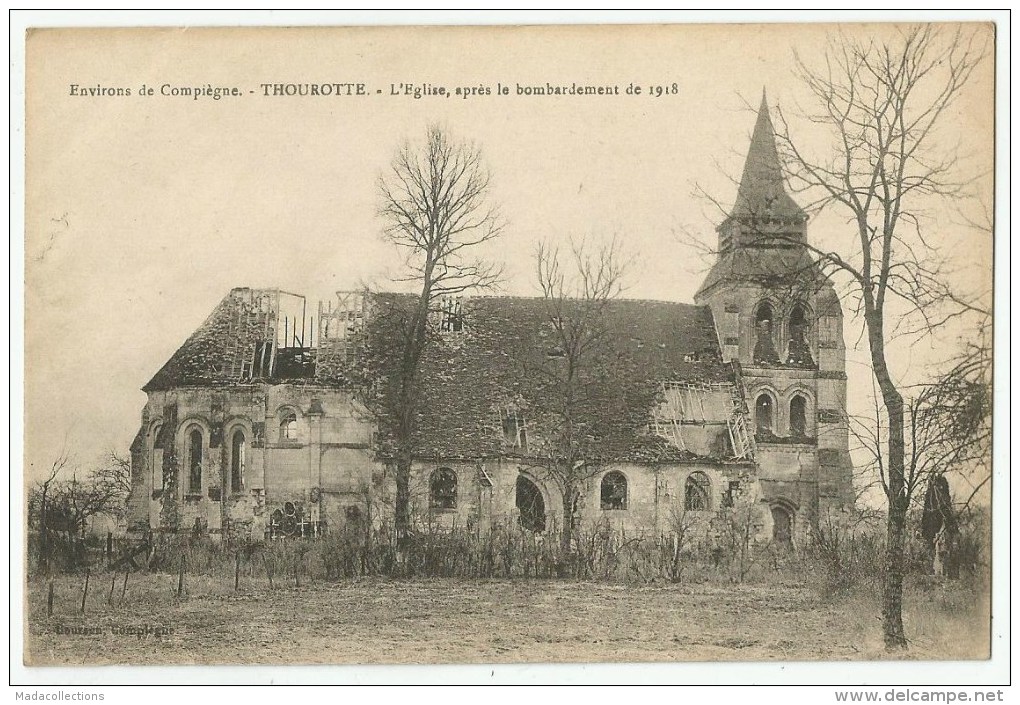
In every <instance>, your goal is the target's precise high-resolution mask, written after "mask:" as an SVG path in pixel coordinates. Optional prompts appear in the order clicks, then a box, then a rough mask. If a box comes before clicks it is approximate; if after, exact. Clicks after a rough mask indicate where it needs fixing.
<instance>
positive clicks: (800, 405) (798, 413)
mask: <svg viewBox="0 0 1020 705" xmlns="http://www.w3.org/2000/svg"><path fill="white" fill-rule="evenodd" d="M807 431H808V429H807V399H805V398H804V397H803V396H801V395H800V394H795V395H794V396H793V398H792V399H791V400H790V435H791V436H793V437H795V438H806V437H807V435H808V432H807Z"/></svg>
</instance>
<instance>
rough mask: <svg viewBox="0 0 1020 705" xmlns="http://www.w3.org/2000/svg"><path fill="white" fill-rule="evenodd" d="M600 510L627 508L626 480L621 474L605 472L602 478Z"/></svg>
mask: <svg viewBox="0 0 1020 705" xmlns="http://www.w3.org/2000/svg"><path fill="white" fill-rule="evenodd" d="M602 508H603V509H626V508H627V478H626V477H624V474H623V473H622V472H618V471H616V470H614V471H612V472H607V473H606V474H605V476H604V477H603V478H602Z"/></svg>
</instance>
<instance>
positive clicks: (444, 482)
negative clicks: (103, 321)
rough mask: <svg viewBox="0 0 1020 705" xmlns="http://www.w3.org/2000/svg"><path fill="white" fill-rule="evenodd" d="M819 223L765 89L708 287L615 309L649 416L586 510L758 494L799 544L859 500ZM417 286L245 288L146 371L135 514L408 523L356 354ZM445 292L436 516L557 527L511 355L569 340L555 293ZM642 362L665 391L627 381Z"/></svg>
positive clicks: (279, 530)
mask: <svg viewBox="0 0 1020 705" xmlns="http://www.w3.org/2000/svg"><path fill="white" fill-rule="evenodd" d="M807 226H808V216H807V214H806V213H805V212H804V211H803V210H802V209H801V208H800V207H799V206H798V205H797V203H796V202H795V201H794V200H793V198H791V196H790V195H789V193H788V192H787V189H786V187H785V184H784V179H783V175H782V170H781V166H780V160H779V156H778V153H777V149H776V142H775V135H774V131H773V126H772V122H771V119H770V116H769V111H768V107H767V105H766V103H765V101H764V99H763V101H762V105H761V108H760V109H759V112H758V116H757V121H756V123H755V126H754V131H753V134H752V138H751V143H750V147H749V149H748V153H747V157H746V162H745V165H744V169H743V173H742V176H741V180H740V184H739V188H738V191H737V194H736V200H735V204H734V206H733V208H732V210H731V211H730V213H729V214H728V216H727V217H726V218H725V219H724V220H723V222H721V223H720V224H719V225H718V227H717V233H718V252H717V255H716V261H715V263H714V265H713V266H712V268H711V270H710V271H709V273H708V274H707V276H706V278H705V280H704V282H703V283H702V284H701V286H700V288H699V289H698V291H697V293H696V295H695V297H694V303H693V304H688V303H670V302H661V301H643V300H629V299H619V300H615V301H612V302H611V305H610V306H609V307H608V309H607V311H606V317H607V323H606V325H607V326H608V330H609V331H610V332H611V338H610V343H609V344H610V345H611V346H612V349H613V354H614V356H615V357H616V358H617V359H620V360H624V361H626V363H627V364H626V366H625V367H624V368H621V369H626V370H627V372H626V373H620V376H619V378H618V379H613V380H610V382H611V383H612V384H616V385H617V386H618V387H620V389H621V394H620V401H619V404H620V405H622V406H621V408H622V409H623V411H622V412H621V413H626V414H630V415H636V416H638V417H640V418H641V419H644V420H646V422H645V421H642V423H641V424H639V425H638V426H631V427H628V428H629V430H628V432H627V433H615V434H614V433H612V432H607V434H606V436H605V440H604V443H603V444H602V446H600V451H599V453H598V457H597V458H596V457H592V458H590V459H589V462H590V465H591V467H592V471H591V472H590V473H589V474H588V475H586V479H585V483H584V487H582V488H581V492H580V498H579V501H578V502H577V503H576V506H575V509H574V511H575V512H576V516H577V520H578V521H579V522H580V523H581V524H584V523H585V522H600V521H605V522H609V523H610V524H611V525H612V526H615V527H620V528H623V529H626V530H627V531H628V532H630V533H631V534H632V535H637V534H644V535H650V536H658V535H661V534H663V533H666V532H668V530H669V526H670V521H672V520H673V519H674V518H675V517H676V515H677V512H678V511H680V512H685V513H693V514H695V515H699V516H705V517H709V516H713V515H716V514H718V513H719V512H723V511H725V510H727V509H729V508H732V507H735V506H737V505H741V506H751V507H755V508H756V509H757V510H758V511H757V513H756V514H755V516H756V517H758V518H757V519H755V522H756V525H755V527H754V529H755V534H756V537H757V538H759V539H760V540H765V541H770V540H771V541H775V542H777V543H780V544H784V545H796V544H797V543H798V542H800V541H803V540H804V537H805V536H806V535H807V533H808V532H810V530H811V527H812V526H813V525H814V524H815V523H816V522H817V521H818V520H819V518H820V517H822V516H824V515H825V514H826V513H827V512H831V511H834V510H835V511H838V510H840V509H841V508H844V507H846V506H848V505H849V504H852V502H853V499H854V498H853V489H852V485H851V476H852V468H851V461H850V454H849V450H848V429H847V418H846V374H845V370H844V364H845V349H844V341H843V321H842V312H841V307H840V302H839V299H838V297H837V295H836V292H835V290H834V288H833V286H832V284H831V283H830V282H829V281H828V280H827V279H826V278H825V277H824V276H823V274H822V272H821V270H820V268H819V267H818V265H817V263H816V262H815V260H814V259H813V257H812V255H811V252H810V250H809V248H808V247H806V245H807V242H808V240H807V238H808V233H807ZM399 296H400V295H396V294H378V293H375V294H373V293H368V292H340V293H338V294H337V296H336V298H335V299H333V300H330V301H326V302H319V303H317V304H316V305H314V306H310V305H309V302H307V301H306V300H305V298H304V297H302V296H299V295H296V294H291V293H287V292H284V291H280V290H277V289H250V288H235V289H233V290H231V291H230V292H229V293H228V294H227V295H226V296H225V297H224V298H223V300H222V301H221V302H220V303H219V304H218V305H217V306H216V308H215V309H214V310H213V311H212V313H211V314H210V315H209V317H208V318H207V320H206V321H205V322H204V323H203V324H202V325H201V326H200V327H199V328H198V330H196V331H195V332H194V333H193V334H192V335H191V336H190V337H189V338H188V339H187V340H186V341H185V342H184V344H183V345H182V346H181V347H180V348H179V349H178V350H177V351H176V352H175V353H174V354H173V356H172V357H171V358H170V360H169V361H167V363H166V364H165V365H163V367H162V368H161V369H160V370H159V371H158V372H156V374H155V375H154V376H153V377H152V379H151V380H150V381H149V383H148V384H146V385H145V387H144V388H143V391H144V392H145V393H146V394H147V402H146V404H145V406H144V408H143V409H142V418H141V426H140V428H139V430H138V433H137V435H136V437H135V440H134V442H133V444H132V446H131V462H132V487H133V489H132V493H131V497H130V501H129V513H130V525H129V530H130V531H132V532H148V531H160V530H162V531H197V532H203V533H208V534H210V535H212V536H214V537H215V536H220V537H222V536H230V537H241V538H244V539H252V540H263V539H271V538H275V537H282V536H306V537H312V536H318V535H321V534H323V533H328V532H330V531H333V530H336V529H337V528H338V527H343V526H345V525H347V524H349V523H350V522H364V521H372V522H384V521H386V517H387V512H390V513H392V507H393V496H394V491H395V490H394V488H395V482H394V477H393V467H392V458H390V457H388V455H387V452H386V444H385V442H384V439H382V438H381V436H380V433H379V427H378V423H377V421H376V419H375V418H374V417H373V416H372V415H371V414H368V413H367V412H366V409H365V408H364V406H363V405H362V404H361V403H360V402H359V397H358V394H357V393H356V392H355V390H354V389H353V388H352V386H351V384H350V378H349V375H347V374H345V370H349V369H350V366H352V365H357V364H358V358H359V341H363V340H364V335H363V334H364V331H365V330H366V329H367V324H368V323H369V322H370V321H371V320H372V316H374V315H378V312H379V311H380V310H382V308H384V307H385V306H387V305H389V304H391V303H392V302H393V301H396V300H398V299H399ZM439 308H440V310H438V311H436V312H435V316H436V317H437V320H436V321H435V323H436V328H437V330H438V331H440V334H439V341H438V344H437V345H435V346H433V349H432V350H431V351H430V352H429V354H427V355H426V356H425V358H424V360H423V362H422V367H421V379H422V380H423V382H422V383H423V394H422V399H423V404H422V413H421V415H420V421H419V429H418V432H419V438H420V442H418V443H417V444H416V448H417V451H416V453H415V457H414V459H413V465H412V482H411V485H412V509H413V513H414V516H416V517H419V518H423V520H426V519H427V520H428V521H434V522H440V523H442V524H444V525H447V526H451V527H453V526H457V527H462V528H468V529H472V530H475V531H480V532H482V531H488V530H490V529H491V528H492V527H494V526H497V525H504V526H505V525H512V526H514V527H518V528H520V529H521V530H526V531H534V532H539V533H542V532H547V531H552V530H553V529H554V528H555V527H556V526H558V525H561V524H560V522H561V520H562V512H563V511H564V509H563V506H564V503H563V502H561V501H560V494H559V491H558V488H557V487H556V479H555V478H554V477H550V476H548V475H545V474H543V473H541V472H539V471H538V470H537V469H536V468H537V464H536V463H535V462H533V461H534V454H535V453H536V452H537V451H536V449H537V448H539V447H540V444H541V433H542V429H541V427H540V426H537V425H536V424H535V423H534V420H533V419H531V418H529V405H528V399H527V398H526V394H523V393H512V392H513V390H514V389H517V388H518V386H519V385H517V384H516V382H517V381H520V380H519V376H520V375H521V374H523V373H522V372H521V368H519V367H516V366H515V365H514V363H513V357H514V355H511V354H510V353H511V352H514V353H521V351H523V354H525V355H526V356H531V358H533V359H535V360H537V361H538V362H541V361H542V360H543V359H546V358H549V357H550V356H555V355H556V354H557V353H556V351H555V350H551V349H550V348H549V345H548V339H547V338H548V336H547V335H545V326H546V325H547V324H548V320H547V318H548V315H547V312H546V309H545V308H544V307H543V306H542V300H541V299H535V298H522V297H497V296H491V297H490V296H477V297H465V298H463V299H460V298H458V299H452V298H451V299H447V300H444V301H443V302H442V306H441V307H439ZM515 375H516V376H517V377H515ZM638 375H640V379H639V377H638ZM639 382H640V383H641V384H652V385H653V387H654V390H655V394H654V395H652V396H650V397H645V396H641V395H628V394H626V391H627V385H631V384H637V383H639ZM508 390H509V391H508ZM635 400H638V401H635ZM635 404H637V405H638V407H637V408H635ZM628 405H629V406H628Z"/></svg>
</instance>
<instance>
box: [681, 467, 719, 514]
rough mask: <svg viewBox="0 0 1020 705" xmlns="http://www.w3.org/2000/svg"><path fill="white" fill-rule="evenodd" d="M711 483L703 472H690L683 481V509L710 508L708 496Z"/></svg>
mask: <svg viewBox="0 0 1020 705" xmlns="http://www.w3.org/2000/svg"><path fill="white" fill-rule="evenodd" d="M711 491H712V483H711V481H710V480H709V479H708V475H706V474H705V473H703V472H692V473H691V474H690V475H688V476H687V482H685V483H684V509H686V510H687V511H689V512H704V511H707V510H708V509H711V503H710V501H709V498H710V496H711Z"/></svg>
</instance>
